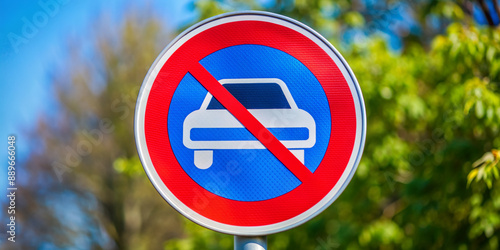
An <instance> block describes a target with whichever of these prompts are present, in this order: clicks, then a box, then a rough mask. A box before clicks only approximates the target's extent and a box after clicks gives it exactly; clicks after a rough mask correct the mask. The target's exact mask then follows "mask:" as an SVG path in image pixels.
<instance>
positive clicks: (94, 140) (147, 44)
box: [0, 13, 182, 249]
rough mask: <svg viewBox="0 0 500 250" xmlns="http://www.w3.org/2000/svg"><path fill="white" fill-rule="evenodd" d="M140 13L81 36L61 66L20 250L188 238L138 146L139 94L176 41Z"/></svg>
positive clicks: (149, 244)
mask: <svg viewBox="0 0 500 250" xmlns="http://www.w3.org/2000/svg"><path fill="white" fill-rule="evenodd" d="M140 16H142V17H140ZM140 16H139V15H137V14H130V13H129V15H127V19H126V20H125V21H124V22H123V23H122V24H120V25H118V26H119V27H120V28H119V29H118V30H117V31H116V30H114V28H112V27H113V25H112V24H111V23H109V22H105V21H104V19H103V20H101V22H99V23H97V22H96V24H99V25H100V26H101V27H99V28H98V29H97V30H98V31H97V33H96V34H95V35H96V37H97V38H96V40H94V42H95V43H94V44H93V45H87V44H85V46H84V44H82V43H81V42H76V44H77V45H76V46H75V45H73V46H72V47H71V48H70V52H71V53H70V54H71V55H70V57H69V58H67V62H68V63H67V64H66V65H65V66H64V67H62V68H59V69H56V70H55V71H54V72H53V74H52V77H51V85H52V86H53V87H54V89H55V96H56V97H57V102H58V105H57V106H56V107H54V110H53V112H52V113H51V114H49V116H48V117H42V118H40V121H39V123H38V127H37V129H36V130H35V131H33V132H32V135H31V136H32V137H33V140H34V143H35V144H36V145H37V147H34V148H33V150H32V154H31V156H30V158H29V160H28V162H27V163H26V167H25V168H23V172H24V171H26V174H23V175H24V176H23V177H24V181H23V186H22V188H20V190H19V193H20V194H22V195H19V198H20V200H19V206H18V208H17V209H18V210H17V217H18V223H19V225H20V226H19V231H18V233H19V236H18V240H17V242H16V244H15V246H16V247H18V248H19V249H37V248H40V249H54V248H69V247H76V248H78V249H155V248H156V249H157V248H158V247H161V246H162V245H163V242H164V241H166V240H168V239H171V238H174V237H179V236H181V234H182V228H181V226H182V224H181V222H182V221H181V220H180V218H179V216H178V215H177V212H175V211H174V210H173V209H172V208H171V207H170V206H168V205H167V204H166V203H165V201H164V200H163V199H162V198H161V197H160V196H159V195H158V194H157V193H156V191H155V189H154V188H153V186H152V185H151V183H150V182H149V181H148V180H147V178H146V177H145V174H144V171H143V169H142V167H141V165H140V163H139V160H138V157H137V153H136V149H135V141H134V132H133V118H134V108H135V100H136V97H137V94H138V91H139V88H140V85H141V82H142V80H143V79H144V76H145V74H146V72H147V70H148V69H149V67H150V65H151V63H152V62H153V61H154V59H155V57H156V56H157V55H158V53H159V51H161V49H162V48H163V47H164V46H166V43H167V42H168V40H169V39H170V38H169V37H167V36H166V35H167V33H166V32H165V29H164V28H163V27H162V25H161V24H160V23H159V22H158V21H157V20H156V19H155V18H154V17H153V16H152V15H150V13H141V15H140ZM144 17H145V18H144ZM89 44H91V42H90V43H89ZM6 244H8V243H6ZM0 248H2V249H6V248H3V247H0Z"/></svg>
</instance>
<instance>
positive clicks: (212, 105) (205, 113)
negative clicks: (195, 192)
mask: <svg viewBox="0 0 500 250" xmlns="http://www.w3.org/2000/svg"><path fill="white" fill-rule="evenodd" d="M219 82H220V83H221V84H222V85H224V87H225V88H226V89H227V90H228V91H229V92H230V93H231V94H232V95H233V96H234V97H235V98H236V99H237V100H238V101H240V102H241V103H242V104H243V106H245V108H247V109H248V111H249V112H250V113H251V114H252V115H253V116H255V118H257V120H258V121H259V122H260V123H262V125H264V127H266V128H267V129H269V130H270V131H271V133H273V135H274V136H275V137H276V138H277V139H278V140H279V141H280V142H281V143H283V145H284V146H285V147H286V148H288V149H291V150H290V151H291V152H292V153H293V154H294V155H295V157H297V159H299V160H300V161H301V162H302V163H304V149H305V148H311V147H313V146H314V144H315V143H316V123H315V121H314V119H313V117H312V116H311V115H310V114H309V113H307V112H306V111H304V110H302V109H299V108H298V107H297V105H296V104H295V101H294V100H293V98H292V95H291V94H290V91H289V90H288V87H287V86H286V84H285V83H284V82H283V81H282V80H280V79H277V78H249V79H223V80H220V81H219ZM183 143H184V146H186V147H187V148H189V149H194V150H195V151H194V164H195V166H196V167H197V168H199V169H207V168H209V167H210V166H212V163H213V150H215V149H265V147H264V145H262V143H261V142H260V141H258V140H257V139H256V138H255V137H253V136H252V135H251V134H250V133H249V132H248V131H247V130H246V128H245V127H244V126H243V125H242V124H241V123H240V122H239V121H238V120H237V119H236V118H235V117H234V116H233V115H232V114H231V113H229V111H227V109H225V108H224V107H223V106H222V105H221V104H220V103H219V102H218V101H217V100H216V99H215V98H213V97H212V94H210V93H208V94H207V96H206V97H205V100H204V101H203V103H202V105H201V108H200V109H199V110H195V111H193V112H191V113H190V114H189V115H188V116H187V117H186V119H185V120H184V125H183Z"/></svg>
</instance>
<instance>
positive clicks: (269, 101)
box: [207, 83, 290, 109]
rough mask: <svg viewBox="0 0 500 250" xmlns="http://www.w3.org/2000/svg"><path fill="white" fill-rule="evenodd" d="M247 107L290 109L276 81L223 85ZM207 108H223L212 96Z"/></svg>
mask: <svg viewBox="0 0 500 250" xmlns="http://www.w3.org/2000/svg"><path fill="white" fill-rule="evenodd" d="M223 86H224V87H225V88H226V89H227V90H228V91H229V93H231V94H232V95H233V96H234V97H235V98H236V99H237V100H238V101H239V102H240V103H241V104H243V106H244V107H245V108H247V109H290V104H289V103H288V101H287V99H286V97H285V94H284V93H283V90H282V89H281V87H280V86H279V85H278V84H276V83H246V84H237V83H227V84H224V85H223ZM207 109H225V108H224V106H222V104H220V102H219V101H217V99H215V98H212V100H210V103H209V104H208V107H207Z"/></svg>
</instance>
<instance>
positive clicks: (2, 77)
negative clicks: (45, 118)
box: [0, 0, 195, 198]
mask: <svg viewBox="0 0 500 250" xmlns="http://www.w3.org/2000/svg"><path fill="white" fill-rule="evenodd" d="M189 3H190V0H166V1H160V0H150V1H133V2H132V1H119V0H107V1H99V0H87V1H76V0H41V1H32V0H19V1H2V2H0V94H1V98H0V114H1V117H2V119H1V122H0V145H4V146H2V147H0V159H5V162H7V161H6V160H7V137H8V136H9V135H16V136H17V156H18V158H21V159H23V157H24V158H25V157H27V156H28V154H29V147H28V145H29V144H30V138H29V137H28V136H27V134H26V132H27V131H29V130H30V129H32V128H34V126H35V125H36V122H37V120H38V118H39V117H40V116H42V115H43V114H44V113H46V112H50V107H51V105H54V104H55V102H54V100H53V99H54V98H53V96H52V92H51V91H52V86H51V85H50V81H49V75H48V74H49V73H50V72H51V70H52V69H53V68H57V66H58V65H64V59H66V58H67V52H68V51H67V45H68V42H69V40H70V39H71V40H73V41H85V38H86V37H87V36H88V35H90V34H91V32H92V27H93V26H94V25H95V23H96V21H97V20H99V18H101V17H102V16H109V17H111V18H112V19H118V20H119V18H120V17H121V16H122V15H123V14H124V13H125V12H126V11H128V10H130V9H131V8H141V7H145V6H146V5H150V7H152V8H154V10H155V11H156V12H157V13H159V14H160V15H161V16H162V17H163V21H164V22H165V24H166V25H167V27H170V28H171V29H174V28H177V27H178V26H180V25H183V24H186V23H188V22H189V21H191V20H193V19H194V18H195V16H194V14H193V13H192V12H191V10H190V9H189V6H188V5H189ZM29 146H30V147H33V146H36V145H29ZM0 168H2V170H0V189H3V188H4V187H6V179H7V176H6V175H7V165H4V166H0ZM21 172H22V166H18V174H20V173H21ZM2 198H3V197H2Z"/></svg>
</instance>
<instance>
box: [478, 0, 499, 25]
mask: <svg viewBox="0 0 500 250" xmlns="http://www.w3.org/2000/svg"><path fill="white" fill-rule="evenodd" d="M477 1H478V3H479V6H481V10H482V11H483V13H484V16H485V17H486V20H487V21H488V25H490V26H491V27H494V26H495V23H493V18H492V17H491V15H490V10H489V9H488V5H486V3H485V2H484V0H477Z"/></svg>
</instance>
